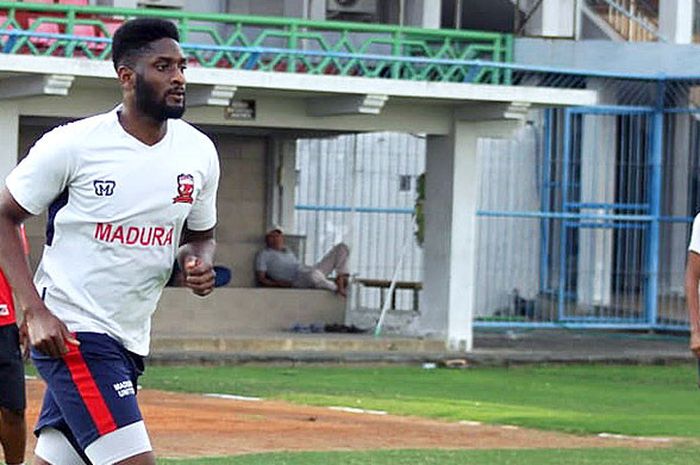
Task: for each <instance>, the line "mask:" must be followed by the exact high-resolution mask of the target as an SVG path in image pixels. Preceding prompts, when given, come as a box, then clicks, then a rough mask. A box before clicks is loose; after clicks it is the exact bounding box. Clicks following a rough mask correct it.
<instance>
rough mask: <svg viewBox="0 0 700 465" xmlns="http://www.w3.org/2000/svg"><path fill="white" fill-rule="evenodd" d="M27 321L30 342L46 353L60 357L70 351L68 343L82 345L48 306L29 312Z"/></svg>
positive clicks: (35, 347) (39, 350)
mask: <svg viewBox="0 0 700 465" xmlns="http://www.w3.org/2000/svg"><path fill="white" fill-rule="evenodd" d="M25 321H26V323H27V334H28V335H29V343H30V344H31V346H32V347H34V349H36V350H37V351H38V352H40V353H42V354H44V355H48V356H49V357H53V358H60V357H63V356H64V355H65V354H67V353H68V347H67V346H66V344H67V343H69V344H73V345H80V342H78V340H77V339H76V338H75V337H74V336H73V334H71V332H70V331H68V328H67V327H66V325H65V324H64V323H63V322H62V321H61V320H59V319H58V318H56V317H55V316H54V315H53V314H52V313H51V312H50V311H49V310H48V309H47V308H46V307H44V308H43V309H35V310H34V311H32V312H31V313H27V317H26V318H25Z"/></svg>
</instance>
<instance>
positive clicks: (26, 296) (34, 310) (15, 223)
mask: <svg viewBox="0 0 700 465" xmlns="http://www.w3.org/2000/svg"><path fill="white" fill-rule="evenodd" d="M30 216H31V214H30V213H29V212H28V211H26V210H25V209H24V208H22V207H21V206H20V205H19V204H18V203H17V201H15V199H14V198H13V197H12V194H10V192H9V191H8V190H7V188H3V189H2V191H0V237H2V240H1V241H0V268H2V269H3V270H4V272H5V276H6V277H7V279H8V281H9V282H10V286H12V288H13V290H14V294H15V297H16V299H17V304H18V306H19V308H21V309H22V312H23V313H24V321H25V322H26V324H27V330H28V333H29V342H30V344H31V345H32V346H33V347H34V348H36V349H37V350H38V351H39V352H42V353H44V354H46V355H49V356H51V357H60V356H62V355H63V354H65V353H66V352H67V351H68V349H67V348H66V345H65V341H66V340H67V341H69V342H72V343H74V344H77V343H78V342H77V341H76V340H75V339H74V338H73V336H72V335H71V334H70V332H69V331H68V329H67V328H66V326H65V325H64V324H63V322H61V321H60V320H59V319H58V318H56V317H55V316H53V314H52V313H51V312H50V311H49V309H48V308H46V305H44V302H43V300H41V297H40V296H39V294H38V293H37V291H36V287H35V286H34V283H33V282H32V274H31V271H30V269H29V264H28V263H27V257H26V255H25V252H24V246H23V244H22V239H21V237H20V234H19V227H20V225H21V224H22V223H23V222H24V221H25V220H26V219H27V218H29V217H30Z"/></svg>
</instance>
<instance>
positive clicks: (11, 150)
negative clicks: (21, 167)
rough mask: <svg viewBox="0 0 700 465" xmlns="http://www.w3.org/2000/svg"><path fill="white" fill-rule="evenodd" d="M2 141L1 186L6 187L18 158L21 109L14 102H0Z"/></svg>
mask: <svg viewBox="0 0 700 465" xmlns="http://www.w3.org/2000/svg"><path fill="white" fill-rule="evenodd" d="M0 140H1V141H2V144H0V186H4V185H5V178H6V177H7V175H8V174H9V173H10V171H12V168H14V167H15V165H17V158H18V157H17V150H18V142H19V109H18V108H17V104H16V103H14V102H9V101H4V102H3V101H0Z"/></svg>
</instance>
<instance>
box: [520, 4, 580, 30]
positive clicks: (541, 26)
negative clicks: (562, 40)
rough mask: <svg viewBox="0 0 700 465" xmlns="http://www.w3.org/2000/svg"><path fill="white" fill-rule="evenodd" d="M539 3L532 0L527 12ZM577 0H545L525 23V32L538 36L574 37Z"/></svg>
mask: <svg viewBox="0 0 700 465" xmlns="http://www.w3.org/2000/svg"><path fill="white" fill-rule="evenodd" d="M536 5H537V0H530V2H529V3H528V4H527V10H526V11H527V12H529V11H530V8H534V7H535V6H536ZM575 25H576V0H543V1H542V3H541V4H540V5H539V6H537V9H536V10H535V11H534V12H533V14H532V16H531V17H530V20H529V21H528V22H527V24H526V25H525V32H526V34H527V35H530V36H537V37H574V35H575V31H574V28H575Z"/></svg>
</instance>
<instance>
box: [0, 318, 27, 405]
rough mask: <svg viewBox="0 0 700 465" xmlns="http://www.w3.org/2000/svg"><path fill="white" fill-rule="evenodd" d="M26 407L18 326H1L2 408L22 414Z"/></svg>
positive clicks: (0, 402)
mask: <svg viewBox="0 0 700 465" xmlns="http://www.w3.org/2000/svg"><path fill="white" fill-rule="evenodd" d="M26 406H27V397H26V394H25V389H24V362H23V361H22V353H21V351H20V349H19V329H18V328H17V325H16V324H10V325H5V326H0V407H3V408H6V409H8V410H12V411H14V412H21V411H22V410H24V409H25V408H26Z"/></svg>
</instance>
